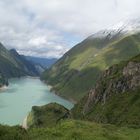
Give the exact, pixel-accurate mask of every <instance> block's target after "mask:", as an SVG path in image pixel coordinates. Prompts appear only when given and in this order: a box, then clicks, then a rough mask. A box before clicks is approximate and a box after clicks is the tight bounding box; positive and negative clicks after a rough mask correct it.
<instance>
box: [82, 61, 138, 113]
mask: <svg viewBox="0 0 140 140" xmlns="http://www.w3.org/2000/svg"><path fill="white" fill-rule="evenodd" d="M138 87H140V62H133V61H130V62H128V63H127V64H125V66H122V67H120V66H119V65H114V66H112V67H111V68H109V69H108V70H106V71H105V72H103V73H102V75H101V77H100V78H99V80H98V82H97V84H96V86H95V88H94V89H91V90H90V92H89V95H88V99H87V102H86V104H85V106H84V108H83V114H86V113H88V112H90V109H91V108H93V107H94V105H96V103H98V102H101V103H102V104H103V105H104V104H105V103H106V101H107V99H109V98H110V96H113V94H123V93H125V92H127V91H129V90H135V89H136V88H138Z"/></svg>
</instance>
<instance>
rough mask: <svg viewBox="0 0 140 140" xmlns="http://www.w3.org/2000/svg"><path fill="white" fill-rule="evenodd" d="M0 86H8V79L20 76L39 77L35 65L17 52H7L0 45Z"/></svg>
mask: <svg viewBox="0 0 140 140" xmlns="http://www.w3.org/2000/svg"><path fill="white" fill-rule="evenodd" d="M0 75H1V76H0V85H1V86H2V85H3V84H6V81H7V80H6V79H8V78H11V77H20V76H26V75H30V76H38V75H39V72H38V70H37V69H36V67H35V65H34V64H33V63H31V62H30V61H28V60H26V59H25V58H24V57H23V56H21V55H19V54H18V53H17V52H16V50H14V49H13V50H10V51H9V50H7V49H6V48H5V47H4V46H3V44H1V43H0Z"/></svg>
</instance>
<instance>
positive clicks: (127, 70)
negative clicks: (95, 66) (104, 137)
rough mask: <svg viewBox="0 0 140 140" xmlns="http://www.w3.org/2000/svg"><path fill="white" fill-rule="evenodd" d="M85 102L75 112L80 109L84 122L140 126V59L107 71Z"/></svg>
mask: <svg viewBox="0 0 140 140" xmlns="http://www.w3.org/2000/svg"><path fill="white" fill-rule="evenodd" d="M85 98H86V99H84V102H83V101H81V102H82V103H78V104H77V105H76V106H75V108H74V109H73V110H72V111H73V112H76V110H77V109H79V108H80V109H81V110H80V113H81V114H82V117H83V118H84V119H88V120H95V121H98V122H104V123H117V124H122V123H125V124H140V114H139V112H140V108H139V107H138V106H139V105H140V55H138V56H136V57H135V58H133V59H131V60H129V61H127V62H121V63H120V64H116V65H114V66H112V67H110V68H109V69H108V70H106V71H104V72H103V73H102V74H101V76H100V78H99V79H98V82H97V83H96V86H95V88H93V89H91V90H90V91H89V94H88V96H86V97H85ZM80 105H81V107H79V106H80ZM125 117H126V118H125ZM123 121H124V122H123Z"/></svg>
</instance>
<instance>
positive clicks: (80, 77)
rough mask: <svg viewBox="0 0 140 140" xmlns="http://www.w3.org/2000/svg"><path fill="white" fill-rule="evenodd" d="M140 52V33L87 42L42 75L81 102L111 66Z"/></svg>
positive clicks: (57, 87) (64, 95) (68, 53)
mask: <svg viewBox="0 0 140 140" xmlns="http://www.w3.org/2000/svg"><path fill="white" fill-rule="evenodd" d="M139 53H140V34H136V35H130V36H127V37H123V38H117V37H115V38H114V39H112V40H109V39H107V38H105V39H93V40H85V41H83V42H82V43H80V44H78V45H77V46H75V47H74V48H73V49H71V50H70V51H69V52H67V53H66V54H65V55H64V56H63V57H62V58H61V59H60V60H58V62H57V63H56V64H55V65H54V66H53V67H52V68H51V69H50V70H48V71H46V72H45V73H44V74H43V75H42V79H44V80H46V81H47V83H48V84H51V85H53V89H54V90H55V91H56V92H57V93H59V94H60V95H61V96H63V97H66V98H72V99H74V100H79V99H81V97H83V96H84V95H85V94H86V93H87V92H88V90H89V89H90V88H91V87H92V86H94V85H95V83H96V80H97V78H98V76H99V74H100V73H101V72H102V71H103V70H105V69H107V68H108V67H109V66H111V65H113V64H116V63H119V62H120V61H122V60H128V59H129V58H131V57H133V56H135V55H137V54H139Z"/></svg>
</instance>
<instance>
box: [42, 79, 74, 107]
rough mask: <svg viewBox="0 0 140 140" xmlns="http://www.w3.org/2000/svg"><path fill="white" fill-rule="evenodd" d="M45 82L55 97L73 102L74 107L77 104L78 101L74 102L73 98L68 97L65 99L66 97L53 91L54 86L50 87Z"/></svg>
mask: <svg viewBox="0 0 140 140" xmlns="http://www.w3.org/2000/svg"><path fill="white" fill-rule="evenodd" d="M43 82H44V83H45V84H46V85H47V87H48V88H49V91H50V92H52V93H54V94H55V95H57V96H59V97H61V98H63V99H65V100H67V101H69V102H71V103H72V104H74V105H75V104H76V103H77V101H76V100H74V99H72V98H66V97H64V96H61V95H60V94H59V93H57V92H56V91H55V90H54V89H53V86H51V85H48V84H47V83H46V82H45V81H43Z"/></svg>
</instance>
